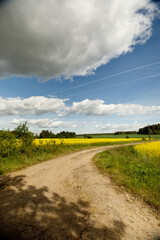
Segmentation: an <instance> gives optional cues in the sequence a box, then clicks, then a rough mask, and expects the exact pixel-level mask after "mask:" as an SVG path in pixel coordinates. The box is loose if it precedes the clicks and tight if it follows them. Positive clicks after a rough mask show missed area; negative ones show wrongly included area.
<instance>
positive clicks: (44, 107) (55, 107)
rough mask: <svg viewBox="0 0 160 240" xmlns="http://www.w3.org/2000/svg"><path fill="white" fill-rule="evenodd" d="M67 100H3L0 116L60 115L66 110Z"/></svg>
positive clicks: (43, 98)
mask: <svg viewBox="0 0 160 240" xmlns="http://www.w3.org/2000/svg"><path fill="white" fill-rule="evenodd" d="M66 101H67V99H58V98H46V97H43V96H36V97H30V98H25V99H21V98H7V99H4V98H1V97H0V115H2V116H4V115H38V116H39V115H43V114H45V113H56V114H58V113H60V112H63V111H64V110H66V106H65V102H66Z"/></svg>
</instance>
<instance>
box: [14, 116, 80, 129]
mask: <svg viewBox="0 0 160 240" xmlns="http://www.w3.org/2000/svg"><path fill="white" fill-rule="evenodd" d="M25 121H27V123H28V124H29V125H30V126H36V127H38V128H49V129H50V128H59V127H73V128H75V127H76V124H73V123H72V122H64V121H57V120H55V119H49V118H44V119H13V120H12V121H11V122H10V124H14V125H19V124H22V123H24V122H25Z"/></svg>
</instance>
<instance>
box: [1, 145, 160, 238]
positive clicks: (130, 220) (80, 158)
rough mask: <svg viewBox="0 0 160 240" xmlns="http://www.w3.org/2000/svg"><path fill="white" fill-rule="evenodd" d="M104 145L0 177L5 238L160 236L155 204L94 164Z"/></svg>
mask: <svg viewBox="0 0 160 240" xmlns="http://www.w3.org/2000/svg"><path fill="white" fill-rule="evenodd" d="M106 148H108V147H99V148H96V149H95V148H94V149H89V150H83V151H81V152H77V153H72V154H69V155H66V156H62V157H58V158H56V159H54V160H50V161H47V162H43V163H40V164H37V165H34V166H31V167H28V168H27V169H25V170H22V171H18V172H15V173H12V174H9V175H7V176H5V177H2V178H0V189H1V190H0V239H1V240H2V239H10V240H12V239H16V240H66V239H69V240H72V239H79V240H80V239H83V240H102V239H103V240H107V239H109V240H130V239H131V240H135V239H143V240H145V239H152V240H153V239H154V240H157V239H160V221H158V219H157V218H156V216H155V214H154V213H153V212H152V210H151V209H150V207H149V206H147V205H146V204H145V203H143V202H142V201H140V200H137V199H136V198H135V197H133V196H131V195H130V194H128V193H126V192H125V191H120V189H119V188H118V187H117V186H115V185H114V184H112V183H111V182H110V180H109V178H107V177H106V176H103V175H101V174H100V173H99V172H98V170H97V169H96V167H95V166H93V164H92V161H91V160H92V158H93V156H94V155H95V154H97V153H98V152H100V151H102V150H103V149H106Z"/></svg>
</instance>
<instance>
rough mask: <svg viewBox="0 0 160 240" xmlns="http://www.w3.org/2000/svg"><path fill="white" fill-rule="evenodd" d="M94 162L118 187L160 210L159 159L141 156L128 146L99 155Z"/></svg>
mask: <svg viewBox="0 0 160 240" xmlns="http://www.w3.org/2000/svg"><path fill="white" fill-rule="evenodd" d="M94 162H95V164H96V165H97V167H98V168H99V169H100V170H101V171H102V172H107V173H109V175H110V176H111V179H113V181H114V182H116V183H117V184H118V185H121V186H124V187H125V188H126V189H127V190H128V191H129V192H132V193H135V194H137V195H139V196H141V197H143V199H144V200H145V201H146V202H148V203H149V204H151V205H152V206H154V207H156V208H157V209H158V210H160V159H158V158H151V157H147V156H142V155H140V154H138V153H137V152H136V151H135V150H134V147H132V146H128V147H120V148H117V149H110V150H108V151H104V152H102V153H99V154H98V155H97V156H96V157H95V158H94Z"/></svg>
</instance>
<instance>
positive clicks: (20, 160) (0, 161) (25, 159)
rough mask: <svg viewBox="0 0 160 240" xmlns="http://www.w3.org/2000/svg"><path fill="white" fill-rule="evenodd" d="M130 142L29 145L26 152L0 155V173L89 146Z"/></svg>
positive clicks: (19, 168)
mask: <svg viewBox="0 0 160 240" xmlns="http://www.w3.org/2000/svg"><path fill="white" fill-rule="evenodd" d="M129 142H132V141H130V139H128V141H127V142H123V141H122V142H93V143H89V144H58V145H56V144H51V143H48V144H44V145H43V144H42V145H39V146H38V145H31V147H30V148H29V149H27V152H26V153H22V152H20V151H18V150H17V151H16V152H15V151H14V152H13V153H12V154H10V155H9V154H8V156H7V157H2V156H0V175H4V174H6V173H9V172H13V171H17V170H21V169H23V168H26V167H27V166H31V165H33V164H37V163H40V162H42V161H46V160H49V159H53V158H55V157H57V156H60V155H63V154H67V153H72V152H76V151H79V150H83V149H88V148H91V147H98V146H99V147H100V146H108V145H116V144H124V143H129Z"/></svg>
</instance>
